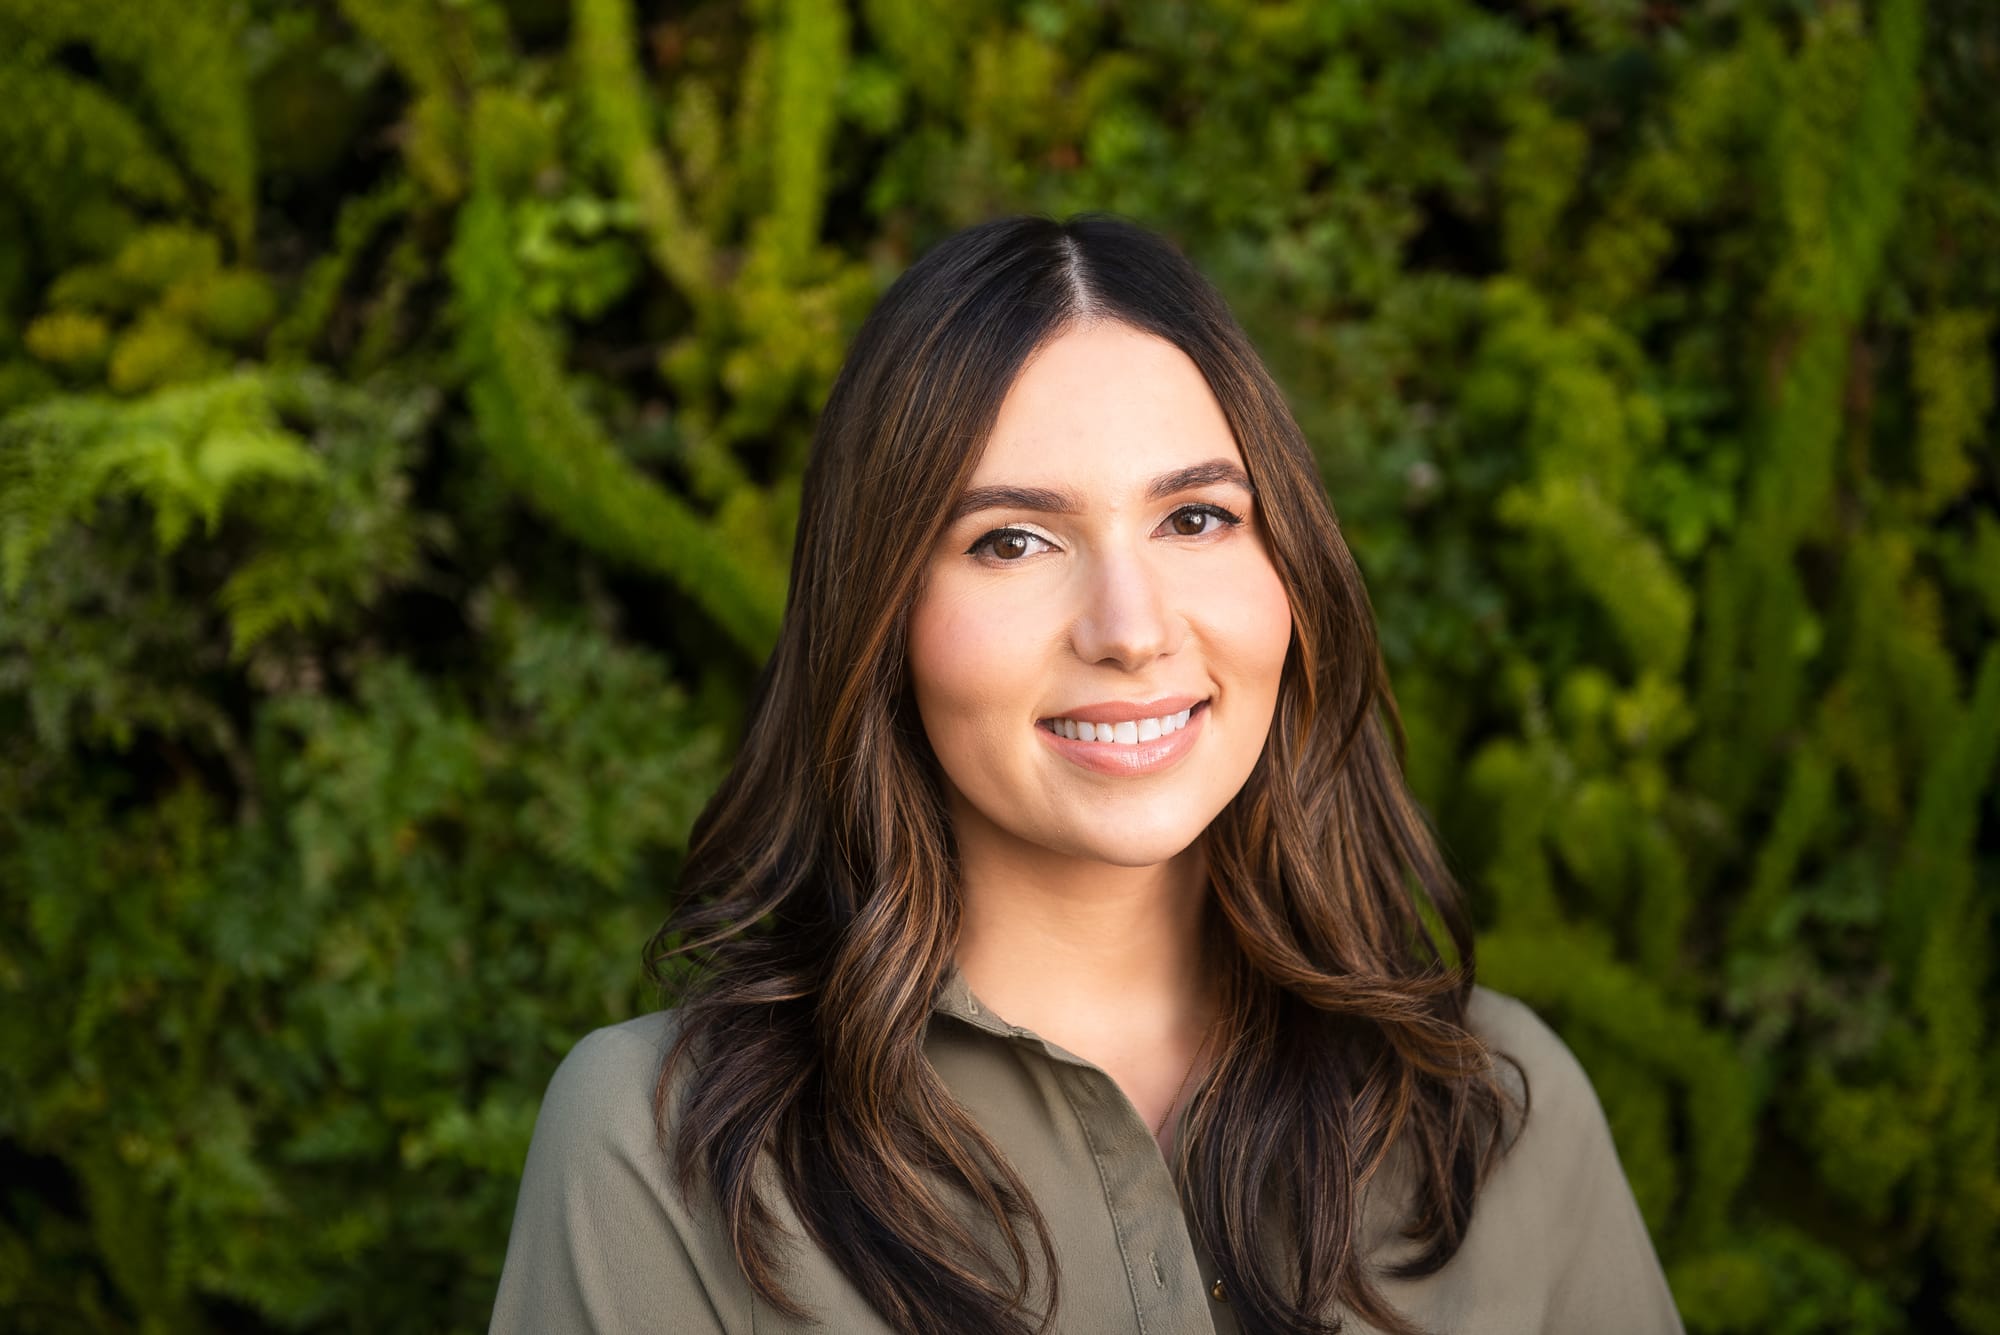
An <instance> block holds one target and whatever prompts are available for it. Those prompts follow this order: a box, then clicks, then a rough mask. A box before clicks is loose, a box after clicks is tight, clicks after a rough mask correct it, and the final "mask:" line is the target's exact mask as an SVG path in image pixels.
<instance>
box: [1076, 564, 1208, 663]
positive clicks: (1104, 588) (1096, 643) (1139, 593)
mask: <svg viewBox="0 0 2000 1335" xmlns="http://www.w3.org/2000/svg"><path fill="white" fill-rule="evenodd" d="M1084 579H1085V581H1086V587H1085V591H1084V595H1083V606H1082V609H1081V611H1080V612H1079V613H1078V615H1077V618H1076V620H1075V622H1074V623H1073V624H1072V626H1071V629H1070V642H1071V644H1072V645H1073V646H1074V647H1075V649H1076V653H1077V656H1078V657H1079V658H1081V659H1083V660H1084V661H1085V662H1086V663H1105V664H1110V665H1115V666H1117V667H1120V668H1123V669H1126V670H1127V671H1130V670H1132V669H1135V668H1141V667H1144V666H1145V665H1146V664H1148V663H1150V662H1152V661H1153V660H1154V659H1156V658H1159V657H1160V656H1162V655H1164V654H1170V653H1172V652H1173V651H1174V650H1175V649H1177V648H1178V647H1179V646H1180V638H1181V635H1182V634H1183V633H1184V632H1185V629H1186V627H1185V624H1184V623H1183V622H1182V620H1181V618H1180V616H1179V614H1178V613H1177V611H1176V610H1175V607H1174V600H1173V596H1172V589H1171V588H1169V587H1168V585H1167V581H1166V579H1165V572H1163V571H1160V570H1158V569H1155V568H1154V567H1152V566H1151V565H1149V564H1148V563H1147V562H1146V561H1145V559H1144V558H1143V557H1142V556H1140V555H1138V554H1136V553H1103V554H1100V555H1099V556H1097V557H1096V558H1095V559H1093V560H1092V561H1091V562H1090V563H1089V566H1088V568H1087V571H1086V573H1085V575H1084Z"/></svg>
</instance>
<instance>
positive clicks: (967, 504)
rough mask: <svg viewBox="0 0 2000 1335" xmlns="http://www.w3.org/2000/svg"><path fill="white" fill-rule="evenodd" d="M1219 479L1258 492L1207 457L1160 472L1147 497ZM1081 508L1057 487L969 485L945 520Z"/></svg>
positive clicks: (1230, 466)
mask: <svg viewBox="0 0 2000 1335" xmlns="http://www.w3.org/2000/svg"><path fill="white" fill-rule="evenodd" d="M1218 482H1227V483H1230V484H1232V485H1234V486H1238V487H1241V488H1242V489H1243V490H1245V491H1247V492H1249V493H1250V495H1251V496H1252V497H1253V498H1254V497H1255V496H1256V495H1257V489H1256V488H1255V487H1253V486H1251V485H1250V475H1249V474H1248V473H1245V472H1244V471H1243V468H1242V466H1241V465H1239V464H1238V463H1237V462H1236V461H1235V460H1233V459H1209V460H1207V461H1205V462H1203V463H1198V464H1190V465H1189V466H1187V467H1186V468H1176V469H1175V470H1174V471H1173V472H1171V473H1162V474H1160V475H1159V476H1158V477H1156V478H1154V479H1153V480H1152V481H1151V482H1150V483H1148V484H1147V485H1146V499H1147V500H1149V501H1158V500H1164V499H1166V498H1167V497H1169V496H1177V495H1179V494H1180V493H1181V492H1184V491H1192V490H1194V489H1195V488H1196V487H1206V486H1211V485H1213V484H1215V483H1218ZM1082 508H1083V502H1082V500H1081V498H1079V497H1078V496H1077V494H1076V493H1075V492H1073V491H1065V490H1063V489H1061V488H1057V487H1013V486H992V487H971V488H968V489H967V490H966V491H965V492H964V494H962V495H961V496H960V497H959V498H958V501H957V503H956V504H955V505H953V506H952V507H951V518H950V519H949V520H947V521H946V523H947V524H956V523H957V522H958V521H959V520H961V519H964V518H965V517H966V516H967V515H973V514H977V513H979V512H980V511H981V510H1001V509H1005V510H1033V511H1035V512H1037V513H1039V514H1050V515H1073V514H1075V513H1076V512H1077V511H1079V510H1081V509H1082Z"/></svg>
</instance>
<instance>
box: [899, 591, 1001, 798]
mask: <svg viewBox="0 0 2000 1335" xmlns="http://www.w3.org/2000/svg"><path fill="white" fill-rule="evenodd" d="M1019 621H1020V618H1019V617H1018V616H1016V615H1013V614H1011V613H1010V611H1009V609H1008V608H1006V607H1005V606H1004V605H996V603H995V600H992V599H974V598H971V597H968V596H966V595H964V594H963V593H959V592H956V591H954V590H952V589H951V588H949V587H948V586H947V587H941V588H940V587H934V588H931V589H927V590H926V591H925V593H924V595H923V596H922V597H921V598H919V599H918V601H917V605H916V606H915V607H914V608H912V609H911V613H910V645H909V670H910V684H911V687H912V689H913V691H914V693H915V695H916V699H917V710H918V713H920V714H921V715H922V716H923V721H924V730H925V732H927V733H928V734H929V735H930V739H931V747H932V749H933V750H935V751H936V752H937V753H938V754H939V756H940V758H942V757H944V756H945V755H947V754H949V753H953V752H956V751H958V750H960V749H962V748H963V747H965V746H968V745H972V744H976V743H977V742H978V741H979V739H980V737H981V735H982V734H983V733H985V732H988V731H991V730H993V729H994V728H996V727H998V726H999V725H1000V723H1001V721H1002V720H1003V719H1006V718H1008V717H1011V716H1012V715H1014V714H1016V713H1018V712H1020V708H1021V701H1022V692H1023V690H1024V688H1025V686H1026V684H1027V683H1028V682H1029V681H1030V680H1031V678H1030V674H1029V673H1028V672H1026V671H1025V670H1024V669H1025V664H1024V661H1023V655H1022V645H1023V644H1024V643H1025V642H1026V634H1025V632H1026V631H1027V630H1028V629H1029V628H1028V627H1025V626H1022V625H1020V624H1019Z"/></svg>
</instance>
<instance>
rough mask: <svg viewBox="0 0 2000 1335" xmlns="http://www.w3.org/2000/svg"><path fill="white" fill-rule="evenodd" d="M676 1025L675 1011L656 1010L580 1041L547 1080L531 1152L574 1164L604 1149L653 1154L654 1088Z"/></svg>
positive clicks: (617, 1154)
mask: <svg viewBox="0 0 2000 1335" xmlns="http://www.w3.org/2000/svg"><path fill="white" fill-rule="evenodd" d="M679 1027H680V1026H679V1017H678V1013H677V1012H674V1011H655V1012H653V1013H651V1014H649V1015H641V1016H639V1017H638V1018H636V1019H632V1020H626V1021H624V1022H623V1023H620V1024H612V1025H605V1026H604V1027H603V1028H601V1029H593V1030H591V1031H590V1032H589V1033H587V1034H585V1035H584V1036H583V1037H582V1038H580V1039H578V1040H577V1041H576V1043H575V1044H574V1045H573V1046H572V1047H571V1048H570V1050H569V1052H568V1054H567V1055H566V1056H564V1057H563V1059H562V1061H561V1062H560V1063H559V1064H558V1065H557V1066H556V1069H555V1074H554V1075H552V1076H551V1077H550V1078H549V1085H548V1089H547V1091H546V1092H545V1093H544V1094H543V1096H542V1107H541V1111H540V1113H539V1114H538V1115H537V1116H536V1119H535V1133H534V1142H535V1143H534V1146H533V1149H532V1150H531V1156H533V1155H539V1156H542V1157H544V1158H554V1159H555V1160H556V1161H558V1162H559V1163H561V1164H562V1165H563V1166H564V1167H567V1168H576V1167H580V1166H582V1162H583V1161H584V1160H586V1159H589V1160H597V1161H601V1160H603V1159H604V1157H605V1154H606V1151H612V1152H613V1153H614V1157H618V1158H624V1157H627V1156H632V1155H635V1154H650V1153H651V1152H652V1150H653V1148H654V1147H655V1146H656V1145H657V1143H658V1140H657V1135H656V1131H655V1122H654V1115H653V1090H654V1086H655V1084H656V1083H657V1081H658V1079H659V1073H660V1062H661V1060H662V1059H663V1058H664V1057H665V1056H666V1053H667V1050H668V1049H669V1048H670V1047H671V1046H672V1045H673V1041H674V1038H675V1037H676V1035H677V1034H678V1033H679Z"/></svg>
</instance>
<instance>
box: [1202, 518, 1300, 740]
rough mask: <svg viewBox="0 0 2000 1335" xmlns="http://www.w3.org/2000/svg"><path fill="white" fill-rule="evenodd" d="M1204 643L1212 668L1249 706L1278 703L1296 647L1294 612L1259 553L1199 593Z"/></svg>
mask: <svg viewBox="0 0 2000 1335" xmlns="http://www.w3.org/2000/svg"><path fill="white" fill-rule="evenodd" d="M1198 596H1199V599H1200V605H1201V613H1200V615H1201V618H1202V622H1203V624H1204V625H1205V626H1206V627H1207V634H1206V635H1205V636H1204V639H1205V640H1206V641H1207V645H1208V653H1209V655H1210V657H1211V659H1212V661H1213V664H1214V666H1215V667H1216V668H1217V669H1218V670H1219V671H1220V672H1221V673H1223V674H1224V675H1225V676H1226V677H1227V678H1229V680H1228V681H1227V682H1226V683H1225V684H1226V685H1228V686H1233V687H1234V688H1235V689H1236V691H1237V692H1238V694H1239V696H1241V697H1243V698H1245V699H1247V700H1251V701H1254V700H1259V699H1261V700H1264V701H1265V702H1266V703H1267V704H1268V703H1269V702H1271V701H1275V700H1276V698H1277V692H1278V682H1279V678H1280V676H1281V675H1282V673H1283V671H1284V666H1285V654H1286V651H1287V650H1289V649H1290V647H1291V642H1292V607H1291V601H1290V600H1289V599H1288V598H1286V596H1285V586H1284V584H1283V582H1282V581H1280V580H1279V578H1278V571H1277V568H1276V567H1275V566H1273V565H1272V564H1271V561H1270V558H1269V557H1267V556H1265V555H1264V554H1263V552H1262V551H1261V549H1260V550H1257V551H1255V552H1254V553H1249V554H1246V557H1245V559H1244V560H1243V561H1242V562H1240V563H1232V568H1231V569H1230V570H1228V571H1227V572H1221V571H1218V572H1217V578H1215V579H1213V580H1205V581H1203V584H1202V586H1201V588H1200V589H1199V591H1198Z"/></svg>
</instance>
